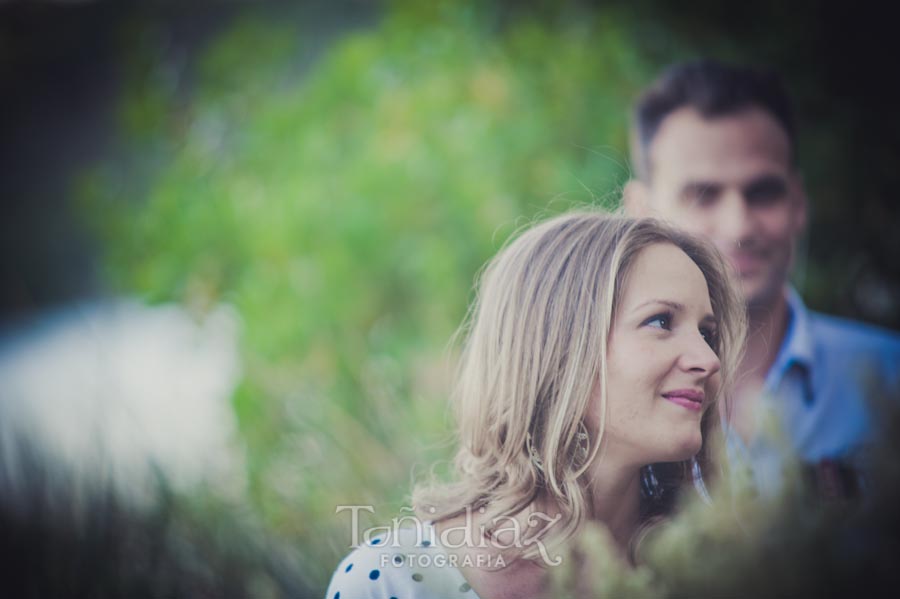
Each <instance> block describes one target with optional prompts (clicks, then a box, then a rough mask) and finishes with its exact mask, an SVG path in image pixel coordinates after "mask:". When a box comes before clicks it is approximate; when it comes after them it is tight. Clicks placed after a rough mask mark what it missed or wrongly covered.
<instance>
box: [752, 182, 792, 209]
mask: <svg viewBox="0 0 900 599" xmlns="http://www.w3.org/2000/svg"><path fill="white" fill-rule="evenodd" d="M785 195H787V185H786V184H785V183H784V181H781V180H780V179H764V180H763V181H759V182H757V183H754V184H753V185H750V186H749V187H748V188H747V189H746V190H745V191H744V197H745V198H746V200H747V203H748V204H751V205H754V206H768V205H770V204H774V203H775V202H778V201H779V200H781V198H783V197H785Z"/></svg>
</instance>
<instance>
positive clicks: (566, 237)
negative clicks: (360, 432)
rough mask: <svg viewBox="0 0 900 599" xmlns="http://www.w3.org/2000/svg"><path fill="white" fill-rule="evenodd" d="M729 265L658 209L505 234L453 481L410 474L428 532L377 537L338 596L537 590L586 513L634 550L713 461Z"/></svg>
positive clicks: (335, 590) (729, 330)
mask: <svg viewBox="0 0 900 599" xmlns="http://www.w3.org/2000/svg"><path fill="white" fill-rule="evenodd" d="M727 272H728V271H727V270H726V266H725V263H724V262H723V260H722V258H721V257H720V256H719V254H718V253H717V252H716V251H715V250H714V249H712V248H711V247H709V246H708V245H706V244H705V243H703V242H701V241H699V240H696V239H694V238H693V237H690V236H688V235H686V234H683V233H680V232H678V231H676V230H674V229H672V228H670V227H668V226H665V225H663V224H661V223H658V222H656V221H653V220H634V219H626V218H621V217H616V216H609V215H605V214H600V213H593V212H578V213H570V214H567V215H563V216H559V217H557V218H553V219H550V220H548V221H546V222H543V223H541V224H539V225H537V226H535V227H533V228H531V229H530V230H528V231H526V232H525V233H524V234H522V235H521V236H519V237H518V238H516V239H515V240H514V241H512V243H510V244H509V245H508V246H507V247H505V248H504V249H503V250H502V251H501V252H500V253H499V254H498V255H497V256H496V257H495V258H494V259H493V260H492V261H491V262H490V263H489V264H488V265H487V267H486V268H485V270H484V272H483V274H482V276H481V280H480V285H479V290H478V291H479V292H478V296H477V299H476V301H475V302H474V305H473V306H472V308H471V310H470V313H469V318H468V328H467V336H466V341H465V345H464V349H463V355H462V361H461V364H460V370H459V374H458V379H457V386H456V389H455V395H454V403H455V408H456V416H457V420H458V425H459V430H458V434H459V450H458V453H457V456H456V460H455V469H456V480H455V482H453V483H450V484H432V485H429V486H426V487H420V488H417V489H416V490H415V492H414V494H413V502H414V504H415V506H416V511H417V513H418V515H419V516H420V517H422V518H424V519H426V520H427V521H429V525H428V526H426V527H425V529H424V532H423V531H422V530H419V531H417V532H416V535H415V537H416V538H415V539H413V535H412V533H411V532H404V533H400V534H398V535H394V538H390V535H386V536H384V537H381V538H376V539H370V540H369V543H367V544H366V545H364V546H362V547H360V548H359V549H357V550H356V551H355V552H353V553H352V554H351V555H350V556H348V557H347V558H346V559H345V560H344V562H342V564H341V565H340V566H339V567H338V570H337V571H336V573H335V575H334V577H333V579H332V583H331V587H330V588H329V591H328V597H329V598H332V597H336V598H337V599H340V596H342V595H343V596H344V597H345V598H346V597H357V596H365V597H381V596H384V597H391V596H397V597H400V596H405V597H409V596H414V597H443V596H447V595H448V594H453V593H455V594H456V595H459V596H467V597H474V596H478V597H480V598H481V599H492V598H495V597H505V596H516V597H527V596H535V595H538V594H540V592H541V589H542V586H543V584H544V583H545V582H546V580H547V578H548V577H547V568H548V565H552V564H553V563H554V556H553V555H551V554H552V553H553V551H552V549H553V548H556V547H558V546H559V544H560V543H561V542H563V541H565V540H566V539H568V538H570V537H571V536H572V535H573V534H575V533H576V532H577V531H578V530H579V529H580V528H581V526H582V525H583V524H584V522H585V521H586V520H593V521H597V522H600V523H603V524H605V525H606V527H607V528H608V529H609V531H610V533H611V535H612V538H613V539H614V540H615V542H616V544H617V546H618V547H619V548H620V549H621V551H622V553H623V554H624V555H626V556H630V547H631V545H632V542H633V540H634V539H635V538H636V537H637V536H638V533H639V532H640V531H641V530H642V529H643V528H645V527H646V525H647V524H648V523H650V522H652V521H654V520H655V519H658V518H660V517H662V516H665V515H667V514H669V513H670V512H671V511H672V509H673V507H674V505H675V500H676V498H677V497H678V495H679V493H680V492H681V491H682V489H683V488H684V487H691V486H692V483H693V482H694V479H695V478H697V479H700V477H704V478H708V477H709V476H710V474H711V464H710V460H709V447H710V440H711V438H712V435H713V432H714V430H715V429H717V427H718V425H719V415H718V410H717V406H718V403H719V399H720V398H721V397H722V396H723V390H726V389H728V387H729V377H730V375H731V373H732V372H733V368H734V364H735V361H736V357H737V356H736V354H737V351H738V348H739V347H740V346H741V343H742V339H743V334H744V318H743V307H742V303H741V301H740V299H739V297H738V295H737V294H736V292H735V290H734V288H733V287H732V285H731V284H730V282H729V280H728V276H727V274H726V273H727ZM700 480H701V481H702V479H700ZM701 484H702V482H701ZM423 537H424V538H423ZM423 555H430V556H431V559H430V560H429V563H428V564H424V560H423V558H422V556H423ZM386 558H387V559H386ZM439 558H443V559H439ZM354 567H356V574H352V573H353V568H354Z"/></svg>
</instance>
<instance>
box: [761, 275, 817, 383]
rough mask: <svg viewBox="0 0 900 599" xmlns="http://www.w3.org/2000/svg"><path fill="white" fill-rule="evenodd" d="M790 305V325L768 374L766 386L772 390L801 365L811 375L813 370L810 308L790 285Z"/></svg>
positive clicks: (787, 298) (786, 294) (788, 302)
mask: <svg viewBox="0 0 900 599" xmlns="http://www.w3.org/2000/svg"><path fill="white" fill-rule="evenodd" d="M785 296H786V297H785V299H786V300H787V305H788V326H787V330H785V332H784V339H783V340H782V342H781V349H780V350H779V351H778V357H776V358H775V362H774V363H773V364H772V368H770V369H769V373H768V374H767V375H766V383H765V387H766V389H767V390H768V391H772V390H774V389H776V388H777V387H778V384H779V383H780V382H781V379H782V378H783V377H784V375H785V374H786V373H787V372H788V370H790V369H791V368H793V367H795V366H799V367H800V368H801V369H802V370H804V371H805V372H806V375H807V376H809V377H811V376H812V370H813V364H814V361H813V351H814V350H813V338H812V331H811V323H810V316H809V310H807V308H806V306H805V305H804V303H803V300H802V299H800V294H798V293H797V290H796V289H794V288H793V287H791V286H790V285H789V286H787V287H786V289H785Z"/></svg>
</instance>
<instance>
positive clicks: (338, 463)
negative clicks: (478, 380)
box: [0, 0, 900, 596]
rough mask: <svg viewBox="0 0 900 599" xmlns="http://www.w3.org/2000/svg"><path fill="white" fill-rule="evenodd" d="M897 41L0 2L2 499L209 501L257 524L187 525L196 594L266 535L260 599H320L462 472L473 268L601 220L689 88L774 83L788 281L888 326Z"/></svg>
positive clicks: (812, 33) (469, 16)
mask: <svg viewBox="0 0 900 599" xmlns="http://www.w3.org/2000/svg"><path fill="white" fill-rule="evenodd" d="M896 38H897V36H896V35H895V33H894V32H893V25H892V24H891V23H890V22H889V20H886V19H885V18H884V17H883V15H879V14H878V13H877V11H872V10H867V9H866V8H865V6H861V5H858V4H853V6H848V5H847V4H846V3H843V4H837V3H835V4H830V3H826V4H824V5H823V3H821V2H811V1H801V2H795V3H790V4H787V3H782V2H776V1H774V0H760V1H758V2H755V3H739V4H731V3H728V4H726V3H721V2H713V1H710V0H704V1H700V2H695V3H691V5H690V7H684V6H676V5H672V4H671V3H666V2H662V1H652V0H634V1H631V2H614V1H608V2H599V1H597V2H587V1H585V2H570V3H557V2H549V1H530V2H513V1H505V2H504V1H494V2H483V3H473V2H462V1H435V2H413V1H404V0H399V1H395V2H364V1H355V2H354V1H349V0H338V1H332V2H302V3H265V2H223V3H219V4H210V3H206V4H190V5H187V4H178V3H152V4H150V3H147V4H142V3H136V2H117V3H103V2H91V1H81V2H74V1H72V2H10V1H6V2H0V86H2V88H0V132H2V137H0V198H2V219H0V243H2V245H0V282H2V295H0V314H2V321H0V322H2V325H0V326H2V329H0V331H2V337H0V393H2V395H0V447H2V449H3V454H2V456H0V458H2V459H0V466H2V468H3V470H2V471H0V499H2V500H3V501H4V502H5V503H7V504H9V505H12V506H13V508H12V509H13V510H21V509H25V510H26V512H27V513H28V514H31V516H34V517H35V518H39V519H40V518H43V517H44V516H43V515H42V513H38V512H35V511H34V510H35V509H37V508H35V507H34V505H35V504H34V503H33V502H30V501H28V497H29V493H31V491H29V489H28V485H29V484H30V483H29V481H33V480H35V476H34V474H33V470H30V469H29V468H31V467H33V466H34V465H35V464H36V463H38V462H35V461H34V460H35V458H34V455H35V454H37V455H39V456H40V460H39V462H40V463H41V464H44V465H43V466H40V467H39V469H41V472H45V473H46V478H47V480H51V479H52V480H61V479H65V480H66V481H68V482H66V483H65V484H64V485H63V486H62V487H60V489H62V490H59V489H57V490H56V491H54V492H53V493H56V494H59V493H62V494H65V493H71V492H73V489H76V490H77V489H78V488H80V487H78V485H79V484H82V483H79V482H77V481H83V480H88V481H90V482H88V483H85V484H87V485H88V487H91V485H93V488H102V489H104V490H105V491H104V492H106V490H109V489H112V491H109V492H110V493H112V495H113V496H114V497H116V498H117V499H116V501H119V502H121V503H122V505H124V506H126V511H128V510H134V513H136V514H147V513H155V512H153V509H156V508H155V507H153V506H157V507H158V501H159V500H160V499H159V497H160V495H159V488H160V487H162V488H164V489H165V490H166V493H165V494H164V499H163V503H164V504H165V503H166V502H167V501H170V499H165V498H171V497H175V496H177V497H188V498H190V497H196V496H201V495H202V496H203V497H206V498H207V499H205V500H204V501H213V502H215V504H216V506H218V507H217V508H216V509H215V510H209V509H206V508H203V509H201V510H200V512H201V513H206V514H207V515H208V514H217V518H216V519H212V518H208V519H207V520H208V521H207V523H206V524H205V525H204V526H208V527H209V529H210V530H212V531H215V530H217V529H219V528H223V527H224V528H227V527H236V526H237V524H236V523H244V524H246V526H244V524H241V526H243V528H240V527H238V528H240V530H242V531H244V532H241V533H239V534H238V533H235V536H228V535H225V536H222V535H218V536H217V534H215V533H210V534H205V533H204V534H202V535H199V536H198V535H187V536H184V535H183V534H182V533H183V530H182V529H180V528H179V529H178V531H180V532H177V533H173V534H174V535H175V537H173V538H176V545H177V544H178V543H181V542H182V541H184V539H187V541H184V542H187V543H196V544H198V547H200V549H198V550H197V553H196V555H195V556H194V557H195V561H198V563H199V564H200V565H197V566H196V569H195V570H190V571H188V572H187V573H186V574H185V575H186V576H194V575H196V574H197V572H200V571H204V572H207V571H208V570H209V569H210V568H212V567H213V566H218V567H224V566H223V564H231V563H233V562H229V561H228V560H223V561H220V562H216V563H215V564H212V561H210V563H209V564H206V565H204V564H203V563H202V562H203V560H204V559H205V558H204V557H203V556H205V555H209V554H210V552H217V551H218V552H221V551H226V552H227V551H228V549H227V547H228V546H233V545H234V544H235V543H237V544H241V543H242V541H240V540H238V541H235V538H250V537H252V538H253V539H254V543H251V544H249V545H246V546H247V547H251V548H253V551H254V552H256V553H257V554H260V555H262V554H265V555H266V556H272V555H276V554H277V557H274V558H272V559H271V560H268V561H266V563H262V564H260V563H257V562H256V561H254V560H253V559H252V558H246V559H245V558H240V559H244V561H242V562H240V563H241V564H243V566H245V567H246V570H247V572H248V576H250V577H251V578H253V577H255V578H254V580H255V582H252V584H251V586H250V587H248V588H250V589H251V590H252V591H253V594H255V595H267V594H278V593H279V592H290V593H295V594H299V595H304V594H306V593H311V594H313V595H319V596H321V594H322V593H323V592H324V589H325V585H326V584H327V581H328V579H329V577H330V574H331V571H332V570H333V568H334V566H335V565H336V563H337V562H338V560H339V559H340V557H341V556H342V555H343V554H345V553H346V552H347V550H348V544H349V539H348V538H346V537H347V534H346V530H347V525H348V522H349V515H348V514H347V513H342V514H336V513H335V508H336V506H338V505H347V504H365V505H372V506H374V508H375V513H374V514H372V515H371V517H368V521H369V522H371V523H382V524H383V523H385V522H387V521H389V520H390V518H392V517H393V516H395V515H396V514H397V511H398V510H399V508H400V507H401V506H403V505H406V504H407V502H408V493H409V491H410V487H411V482H412V480H414V479H415V477H417V476H420V475H421V474H422V473H423V472H424V471H425V470H426V469H427V468H428V467H429V466H430V464H431V463H433V462H434V461H435V460H439V459H443V458H447V457H449V455H450V451H451V449H452V443H451V442H452V439H451V437H450V431H451V430H452V424H451V420H450V418H449V415H448V413H447V410H446V397H447V391H448V385H449V380H450V375H449V373H450V371H451V369H452V365H453V356H454V353H453V348H452V346H450V345H449V344H448V340H449V339H450V338H451V335H452V334H453V332H454V331H455V329H456V327H457V326H458V325H459V323H460V321H461V320H462V318H463V315H464V313H465V308H466V305H467V302H468V301H469V299H470V298H471V288H472V283H473V280H474V277H475V275H476V273H477V270H478V268H479V267H480V266H481V265H482V264H483V263H484V261H485V260H486V259H487V258H489V257H490V256H491V255H492V254H493V253H495V252H496V250H497V249H498V248H499V247H500V245H501V244H502V243H503V242H504V241H505V239H506V238H507V236H508V235H509V234H510V233H511V232H512V231H513V230H515V229H516V228H517V227H519V226H521V225H522V224H523V223H525V222H527V221H528V220H530V219H532V218H534V217H536V216H540V215H549V214H553V213H556V212H559V211H562V210H565V209H567V208H571V207H573V206H578V205H584V204H592V205H601V206H604V207H607V208H609V209H615V208H616V207H617V205H618V198H619V192H620V189H621V186H622V184H623V183H624V182H625V181H626V180H627V179H628V177H629V175H630V165H629V160H628V154H627V145H626V142H627V127H628V114H629V107H630V103H631V102H632V100H633V99H634V98H635V97H636V95H637V93H638V91H639V90H640V89H641V88H642V87H643V86H645V85H646V84H647V83H649V81H650V80H651V79H652V78H653V77H654V76H655V75H656V74H657V73H658V72H659V70H660V69H661V68H663V67H665V66H666V65H668V64H670V63H671V62H674V61H677V60H681V59H687V58H692V57H698V56H713V57H717V58H720V59H726V60H734V61H739V62H749V63H754V64H760V65H768V66H771V67H773V68H775V69H776V70H777V71H779V72H780V73H781V75H782V76H783V78H784V81H785V83H786V85H787V87H788V89H789V91H790V93H791V94H792V96H793V99H794V100H795V109H796V113H797V116H798V120H799V127H800V142H799V160H800V164H801V167H802V170H803V173H804V178H805V181H806V184H807V187H808V191H809V196H810V202H811V211H812V213H811V224H810V228H809V233H808V235H807V236H806V239H805V240H804V242H803V244H802V247H801V250H800V258H799V263H798V265H797V272H796V276H795V283H796V285H797V286H798V288H799V289H800V290H801V292H802V294H803V295H804V297H805V298H806V299H807V302H808V304H809V305H810V306H811V307H813V308H815V309H819V310H824V311H826V312H831V313H834V314H839V315H845V316H849V317H853V318H858V319H862V320H866V321H869V322H873V323H876V324H880V325H882V326H887V327H890V328H894V329H897V328H900V276H898V274H900V261H898V260H897V258H898V257H900V236H898V235H897V234H896V232H895V230H894V229H895V228H896V226H897V224H898V223H900V218H898V216H900V204H898V202H897V201H896V198H895V197H894V195H895V193H896V190H897V189H898V188H900V169H898V168H897V165H898V163H900V162H898V161H900V147H898V140H900V120H898V119H897V118H895V114H894V110H895V107H896V106H897V102H896V100H897V97H896V94H895V93H894V90H893V86H894V81H893V79H895V77H894V72H895V71H896V67H895V65H894V58H895V57H896V56H897V55H898V54H897V50H898V47H897V46H898V43H897V39H896ZM35 447H37V448H39V450H35V449H34V448H35ZM23 456H24V457H23ZM26 466H27V467H26ZM30 473H32V474H30ZM42 476H43V475H42ZM69 479H71V480H69ZM41 480H43V478H42V479H41ZM45 482H46V481H44V482H42V483H41V484H42V485H43V486H41V488H42V489H45V490H46V489H48V488H49V489H51V490H52V489H53V488H54V487H53V486H52V484H51V485H50V486H49V487H48V486H47V484H45ZM53 484H56V483H53ZM60 484H62V483H60ZM41 493H43V495H42V496H45V495H46V493H45V492H44V491H41ZM53 493H51V494H53ZM179 501H181V500H179ZM155 502H157V503H155ZM40 505H41V506H43V507H41V508H40V509H45V510H48V511H49V512H54V510H57V508H56V507H54V505H53V502H52V501H50V502H47V504H46V505H44V504H40ZM147 505H150V506H151V507H150V508H147V507H146V506H147ZM203 505H207V504H203ZM17 506H18V507H17ZM23 506H25V507H23ZM28 509H30V510H32V511H31V512H28ZM141 510H144V511H141ZM147 510H150V511H147ZM57 511H58V510H57ZM63 511H66V510H63ZM13 513H15V514H19V515H17V516H16V518H17V519H18V521H20V522H21V521H27V518H28V517H31V516H27V517H26V516H22V515H21V513H20V512H16V511H14V512H13ZM54 513H55V512H54ZM72 513H73V512H72V511H71V510H69V511H66V516H65V517H73V516H72ZM128 513H132V512H130V511H128ZM190 513H191V514H194V515H188V516H186V517H187V518H188V519H189V520H190V519H191V518H194V519H196V518H195V516H196V513H195V512H190ZM236 514H237V515H238V516H236ZM364 515H365V514H364ZM74 517H75V518H76V519H77V518H78V516H77V514H76V515H75V516H74ZM137 518H138V519H140V518H143V516H138V517H137ZM190 521H194V520H190ZM247 523H249V524H247ZM26 532H27V531H26ZM179 534H181V535H182V536H180V537H179V536H178V535H179ZM240 535H247V536H246V537H241V536H240ZM142 538H143V537H142ZM178 539H181V540H178ZM138 545H139V544H138ZM222 547H226V549H222ZM191 555H194V554H191ZM236 559H237V558H236ZM188 561H190V560H188ZM238 561H240V560H238ZM190 563H194V562H190ZM273 563H277V565H276V566H273V565H272V564H273ZM210 564H212V565H210ZM191 567H193V566H191ZM204 568H205V569H204ZM213 571H215V570H213ZM69 575H72V576H75V575H76V574H74V573H69ZM232 582H234V581H232ZM210 584H212V583H210ZM229 584H230V583H229ZM234 584H237V582H234ZM253 585H256V586H253ZM172 588H182V587H172ZM204 588H205V587H204ZM244 590H246V589H244ZM210 592H212V591H210ZM213 594H215V593H213Z"/></svg>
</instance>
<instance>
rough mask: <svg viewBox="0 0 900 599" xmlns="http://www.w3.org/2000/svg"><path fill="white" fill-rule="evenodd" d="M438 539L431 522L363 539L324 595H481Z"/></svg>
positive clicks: (356, 598)
mask: <svg viewBox="0 0 900 599" xmlns="http://www.w3.org/2000/svg"><path fill="white" fill-rule="evenodd" d="M395 533H396V534H395ZM436 540H437V534H436V533H435V531H434V528H433V527H432V526H430V525H427V524H426V525H423V526H421V527H414V528H400V529H398V530H390V531H389V532H387V533H386V534H384V535H381V536H379V537H375V538H374V539H372V540H371V541H369V542H368V543H363V544H361V545H360V546H359V547H357V548H356V549H354V550H353V551H352V552H351V553H350V555H348V556H347V557H345V558H344V560H343V561H342V562H341V563H340V564H339V565H338V567H337V570H335V572H334V575H332V577H331V584H329V585H328V592H327V593H326V595H325V599H369V598H370V599H450V598H452V599H479V598H478V595H477V594H475V591H473V590H472V588H471V587H470V586H469V583H468V582H466V579H465V577H464V576H463V575H462V572H460V570H459V568H458V567H456V556H453V555H450V554H448V553H447V552H446V551H445V550H444V548H443V547H441V546H440V544H439V543H437V542H436Z"/></svg>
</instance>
